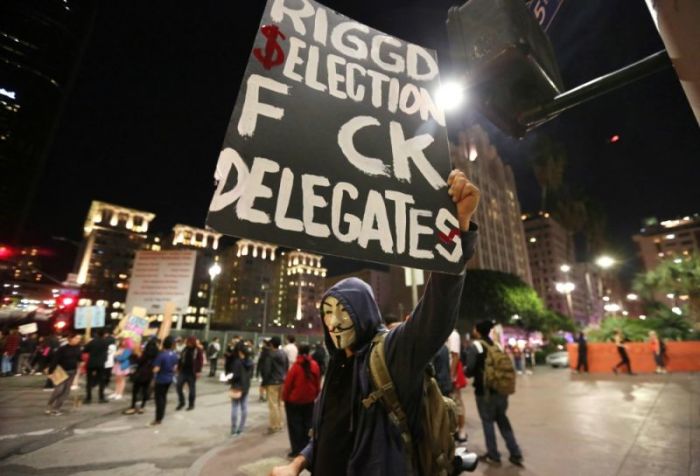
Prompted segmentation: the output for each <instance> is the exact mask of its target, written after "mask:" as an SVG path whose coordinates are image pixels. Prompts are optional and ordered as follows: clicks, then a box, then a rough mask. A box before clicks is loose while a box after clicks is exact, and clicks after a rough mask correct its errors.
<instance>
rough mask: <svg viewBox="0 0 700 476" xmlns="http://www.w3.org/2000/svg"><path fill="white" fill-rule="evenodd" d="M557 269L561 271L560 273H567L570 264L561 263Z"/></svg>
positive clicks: (569, 269)
mask: <svg viewBox="0 0 700 476" xmlns="http://www.w3.org/2000/svg"><path fill="white" fill-rule="evenodd" d="M559 269H560V270H561V271H562V273H568V272H569V271H571V266H569V265H568V264H563V265H561V266H559Z"/></svg>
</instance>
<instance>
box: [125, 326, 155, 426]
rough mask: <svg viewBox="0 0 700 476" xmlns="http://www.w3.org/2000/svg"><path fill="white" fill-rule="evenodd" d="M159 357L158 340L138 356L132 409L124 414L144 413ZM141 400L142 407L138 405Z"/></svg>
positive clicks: (133, 383) (134, 376)
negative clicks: (155, 364)
mask: <svg viewBox="0 0 700 476" xmlns="http://www.w3.org/2000/svg"><path fill="white" fill-rule="evenodd" d="M157 356H158V343H157V341H156V339H150V340H149V341H148V342H147V343H146V345H145V347H144V348H143V351H141V355H139V356H138V358H137V361H136V367H135V368H134V371H133V372H132V374H131V384H132V386H131V407H129V408H128V409H127V410H125V411H124V414H126V415H133V414H134V413H143V409H144V408H145V407H146V402H147V401H148V397H149V393H150V386H151V380H153V363H154V361H155V360H156V357H157ZM139 399H140V400H141V406H137V405H136V403H137V402H138V401H139Z"/></svg>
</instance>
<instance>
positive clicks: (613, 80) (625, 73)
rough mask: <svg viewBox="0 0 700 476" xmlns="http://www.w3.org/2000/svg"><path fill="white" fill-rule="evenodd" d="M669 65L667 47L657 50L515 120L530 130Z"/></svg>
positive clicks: (565, 93) (562, 94)
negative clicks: (568, 110)
mask: <svg viewBox="0 0 700 476" xmlns="http://www.w3.org/2000/svg"><path fill="white" fill-rule="evenodd" d="M670 66H672V63H671V59H670V58H669V56H668V54H667V53H666V50H661V51H657V52H656V53H654V54H652V55H649V56H647V57H646V58H643V59H641V60H639V61H637V62H636V63H632V64H631V65H629V66H625V67H624V68H621V69H618V70H617V71H613V72H612V73H608V74H606V75H604V76H601V77H599V78H596V79H593V80H591V81H589V82H587V83H584V84H582V85H580V86H577V87H575V88H573V89H570V90H569V91H565V92H563V93H561V94H559V95H558V96H556V97H555V98H554V99H553V100H552V101H551V102H549V103H547V104H544V105H542V106H538V107H536V108H533V109H530V110H529V111H526V112H524V113H522V115H521V116H520V119H519V121H518V122H520V123H521V124H527V128H528V129H532V128H533V127H536V126H538V125H540V124H542V123H545V122H547V121H549V120H550V119H553V118H554V117H555V116H557V115H558V114H560V113H561V112H563V111H566V110H567V109H571V108H572V107H574V106H578V105H579V104H583V103H585V102H588V101H590V100H591V99H594V98H597V97H598V96H602V95H603V94H607V93H609V92H611V91H614V90H615V89H618V88H620V87H622V86H626V85H628V84H630V83H633V82H635V81H637V80H639V79H642V78H645V77H646V76H649V75H650V74H653V73H656V72H658V71H662V70H664V69H666V68H668V67H670Z"/></svg>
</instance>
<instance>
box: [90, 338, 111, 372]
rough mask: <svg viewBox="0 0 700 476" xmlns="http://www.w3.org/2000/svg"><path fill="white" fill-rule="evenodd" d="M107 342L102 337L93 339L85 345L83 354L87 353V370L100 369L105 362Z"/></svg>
mask: <svg viewBox="0 0 700 476" xmlns="http://www.w3.org/2000/svg"><path fill="white" fill-rule="evenodd" d="M108 348H109V342H108V341H107V340H106V339H104V338H103V337H95V338H94V339H92V340H91V341H90V342H88V343H87V344H86V345H85V352H87V353H88V355H89V356H90V358H89V359H88V365H87V366H88V368H89V369H102V368H104V366H105V362H106V361H107V352H108Z"/></svg>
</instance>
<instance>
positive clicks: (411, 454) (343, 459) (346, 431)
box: [270, 170, 479, 476]
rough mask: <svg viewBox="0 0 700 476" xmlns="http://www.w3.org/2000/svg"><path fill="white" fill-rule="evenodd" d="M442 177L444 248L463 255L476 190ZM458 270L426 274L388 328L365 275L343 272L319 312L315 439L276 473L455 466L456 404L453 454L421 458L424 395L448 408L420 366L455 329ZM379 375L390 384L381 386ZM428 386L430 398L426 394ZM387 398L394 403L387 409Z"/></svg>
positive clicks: (395, 471) (449, 430)
mask: <svg viewBox="0 0 700 476" xmlns="http://www.w3.org/2000/svg"><path fill="white" fill-rule="evenodd" d="M447 183H448V193H449V195H450V196H451V197H452V200H453V201H454V202H455V203H456V204H457V219H458V221H457V223H458V224H459V229H456V230H455V231H457V232H459V233H458V235H457V237H458V239H457V240H454V241H456V243H454V244H453V245H451V247H450V249H453V247H454V246H459V245H461V247H462V255H463V259H464V260H465V261H466V260H468V259H469V258H471V256H472V255H473V253H474V247H475V244H476V237H477V236H476V235H477V233H476V229H477V228H476V225H474V224H473V223H471V221H470V220H471V217H472V214H473V213H474V212H475V210H476V207H477V204H478V201H479V190H478V189H477V188H476V187H475V186H474V185H472V184H471V183H470V182H469V181H468V180H467V178H466V176H465V175H464V173H463V172H461V171H457V170H453V171H452V172H451V173H450V176H449V178H448V180H447ZM452 235H453V234H452V233H450V236H452ZM464 277H465V275H464V273H462V274H460V275H448V274H442V273H432V275H431V276H430V278H429V279H428V281H427V283H426V286H425V288H424V292H423V296H422V298H421V300H420V301H419V302H418V305H417V306H416V307H415V309H414V310H413V312H412V314H411V317H410V318H409V319H408V320H407V321H406V322H404V323H403V324H401V325H399V326H397V327H395V328H394V329H392V330H391V331H388V330H387V329H386V327H385V326H384V323H383V321H382V317H381V315H380V312H379V307H378V305H377V302H376V300H375V298H374V294H373V292H372V288H371V287H370V286H369V285H368V284H367V283H365V282H364V281H362V280H360V279H358V278H348V279H344V280H342V281H340V282H339V283H337V284H335V285H334V286H333V287H331V288H330V289H328V290H327V291H326V293H325V294H324V295H323V297H322V299H321V309H320V310H321V318H322V322H323V324H324V325H323V331H324V337H325V342H326V348H327V349H328V352H329V354H330V360H329V362H328V369H327V373H326V377H325V379H324V383H323V387H322V390H321V394H320V395H319V397H318V399H317V400H316V404H315V407H314V422H313V430H312V438H311V441H310V442H309V444H308V445H307V446H306V448H304V449H303V450H302V452H301V454H300V455H299V456H297V457H296V458H295V459H294V460H293V461H292V462H291V463H289V464H288V465H285V466H278V467H276V468H273V470H272V472H271V473H270V474H271V475H272V476H288V475H294V476H296V475H298V474H299V473H300V472H301V471H302V470H304V469H309V470H310V471H311V473H312V474H316V475H329V474H333V475H336V474H337V475H343V474H346V475H372V476H385V475H426V476H435V475H444V476H450V475H451V474H452V473H453V471H454V466H453V461H454V459H455V451H454V440H453V437H452V435H453V432H454V431H455V429H456V418H455V417H454V411H453V413H452V415H453V418H452V422H451V423H452V424H451V425H446V426H445V430H446V431H443V432H441V434H442V435H443V436H446V440H447V442H448V443H451V445H452V448H453V449H452V453H451V454H442V455H441V456H442V458H441V459H440V460H435V461H431V462H432V463H435V464H436V465H437V464H438V463H440V464H442V466H441V467H439V468H438V467H437V466H435V467H434V468H427V469H426V468H424V467H423V465H422V461H423V460H422V459H420V458H419V456H420V455H421V454H424V452H423V451H421V450H424V449H426V448H428V447H429V446H430V443H432V442H433V440H432V438H431V436H432V435H433V432H432V430H430V429H426V428H424V427H423V424H424V423H425V421H426V420H425V419H424V417H423V415H425V414H426V413H427V412H428V410H430V408H429V407H431V405H428V402H431V403H432V402H436V403H439V406H438V409H443V410H444V409H445V407H446V406H447V403H446V401H445V399H444V398H443V397H442V395H441V394H440V390H439V388H438V386H437V383H435V380H434V379H433V378H426V368H428V364H429V363H430V362H431V360H432V358H433V356H434V355H435V354H436V353H437V351H438V350H439V349H440V347H442V346H443V345H444V343H445V341H446V340H447V338H448V336H449V335H450V333H451V332H452V330H453V329H454V326H455V323H456V321H457V314H458V311H459V304H460V298H461V295H462V289H463V286H464ZM380 374H381V375H380ZM387 377H388V379H387ZM378 381H384V382H386V383H387V385H386V386H385V387H384V388H382V387H380V386H378V385H377V382H378ZM426 391H427V392H429V393H430V395H431V397H430V398H427V399H426V398H424V394H425V393H424V392H426ZM435 396H437V397H438V398H435ZM438 399H439V400H438ZM388 401H393V402H395V406H394V407H393V408H388V405H387V402H388ZM453 410H454V409H453ZM446 414H448V412H443V415H446ZM390 415H391V417H390Z"/></svg>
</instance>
